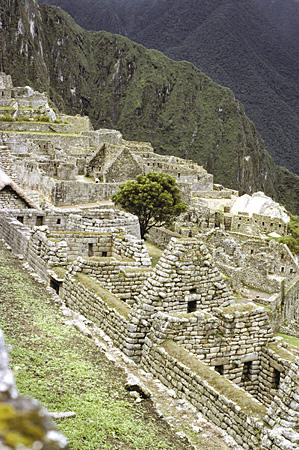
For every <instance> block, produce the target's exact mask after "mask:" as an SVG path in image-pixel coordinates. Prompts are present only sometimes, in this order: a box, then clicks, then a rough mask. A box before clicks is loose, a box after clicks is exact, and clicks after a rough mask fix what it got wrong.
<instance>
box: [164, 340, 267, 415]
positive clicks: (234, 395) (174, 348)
mask: <svg viewBox="0 0 299 450" xmlns="http://www.w3.org/2000/svg"><path fill="white" fill-rule="evenodd" d="M162 347H163V348H164V349H165V350H166V352H167V353H168V354H169V355H171V356H172V357H174V358H175V359H177V360H178V361H180V362H181V363H183V364H184V365H186V366H187V367H188V368H190V369H191V370H192V372H194V373H196V374H197V375H199V377H200V378H202V379H204V380H206V381H207V382H208V383H209V384H210V386H212V387H213V388H214V389H216V390H217V391H218V392H219V393H220V394H222V395H224V396H225V397H227V398H228V399H229V400H231V401H233V402H234V403H236V404H237V405H238V406H240V408H241V409H242V410H243V411H244V412H245V413H246V414H248V415H252V416H254V417H257V418H259V419H263V418H264V416H265V414H266V411H267V408H266V407H265V406H264V405H263V404H262V403H258V402H257V401H255V400H254V399H253V397H251V396H250V395H249V394H247V393H246V392H245V391H243V390H242V389H240V388H238V387H237V386H235V385H233V384H232V383H230V382H229V381H228V380H227V379H226V378H224V377H223V376H221V375H219V374H218V373H217V372H216V371H215V370H213V369H211V368H210V367H208V366H207V365H205V364H203V363H202V362H201V361H199V360H198V359H197V358H196V357H195V356H193V355H191V354H190V353H189V352H187V351H186V350H184V349H183V348H182V347H180V346H178V345H177V344H175V343H174V342H173V341H167V342H165V343H164V344H163V346H162Z"/></svg>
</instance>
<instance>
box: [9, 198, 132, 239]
mask: <svg viewBox="0 0 299 450" xmlns="http://www.w3.org/2000/svg"><path fill="white" fill-rule="evenodd" d="M9 214H10V215H11V216H13V217H15V218H17V217H19V219H20V220H22V223H24V225H27V226H28V227H29V228H34V227H35V226H36V225H47V226H48V227H49V230H50V231H51V232H55V231H59V232H60V231H76V232H79V231H81V232H82V233H85V232H90V233H94V232H96V233H97V232H98V233H100V232H103V233H108V232H111V233H112V232H113V233H115V232H119V230H120V229H121V230H123V231H125V232H126V233H128V234H132V235H133V236H135V237H136V238H137V239H140V227H139V221H138V218H137V217H136V216H133V215H132V214H129V213H126V212H124V211H120V210H115V209H112V208H111V209H107V207H106V206H104V207H103V208H102V209H99V208H94V209H86V210H80V209H70V210H66V211H63V210H58V209H56V210H53V209H52V210H50V209H49V210H34V209H30V210H23V209H15V210H10V211H9Z"/></svg>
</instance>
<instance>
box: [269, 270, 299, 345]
mask: <svg viewBox="0 0 299 450" xmlns="http://www.w3.org/2000/svg"><path fill="white" fill-rule="evenodd" d="M273 303H274V305H275V309H274V320H275V323H276V328H277V330H279V331H281V332H282V333H286V334H291V335H293V336H297V337H299V276H298V275H297V276H296V277H295V278H294V279H293V280H292V281H291V282H289V283H288V284H286V283H285V282H283V283H282V285H281V290H280V292H279V293H278V294H277V295H276V297H275V298H274V299H273Z"/></svg>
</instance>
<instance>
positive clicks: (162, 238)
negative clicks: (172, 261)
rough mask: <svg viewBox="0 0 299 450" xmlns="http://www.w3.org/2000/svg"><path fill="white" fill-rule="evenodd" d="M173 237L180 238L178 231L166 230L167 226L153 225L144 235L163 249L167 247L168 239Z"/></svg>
mask: <svg viewBox="0 0 299 450" xmlns="http://www.w3.org/2000/svg"><path fill="white" fill-rule="evenodd" d="M173 237H176V238H180V237H181V236H180V235H179V233H176V232H174V231H170V230H167V228H163V227H161V228H156V227H153V228H151V229H150V230H149V232H148V233H147V235H146V238H147V240H148V241H149V242H151V243H152V244H154V245H156V246H157V247H159V248H162V249H165V248H166V247H167V245H168V244H169V241H170V239H171V238H173Z"/></svg>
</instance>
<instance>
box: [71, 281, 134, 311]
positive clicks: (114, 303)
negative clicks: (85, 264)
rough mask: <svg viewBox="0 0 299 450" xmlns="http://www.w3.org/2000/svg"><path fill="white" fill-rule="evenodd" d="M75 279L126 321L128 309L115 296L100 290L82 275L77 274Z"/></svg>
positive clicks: (95, 282) (94, 283)
mask: <svg viewBox="0 0 299 450" xmlns="http://www.w3.org/2000/svg"><path fill="white" fill-rule="evenodd" d="M75 278H76V280H77V281H78V282H79V283H81V284H82V285H83V286H84V287H86V289H88V290H89V291H90V292H93V293H94V294H96V295H97V296H98V297H100V298H101V299H102V300H103V301H104V302H105V303H107V305H108V306H110V308H112V309H115V310H116V311H117V312H118V313H119V314H120V315H121V316H123V317H124V318H125V319H128V317H129V313H130V308H129V307H128V306H127V305H125V304H124V303H123V302H122V301H121V300H120V299H119V298H118V297H116V295H113V294H111V292H109V291H107V290H106V289H104V288H102V286H101V285H100V283H98V282H97V281H96V280H94V279H93V278H90V277H89V276H87V275H86V274H84V273H78V274H77V275H76V277H75Z"/></svg>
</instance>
